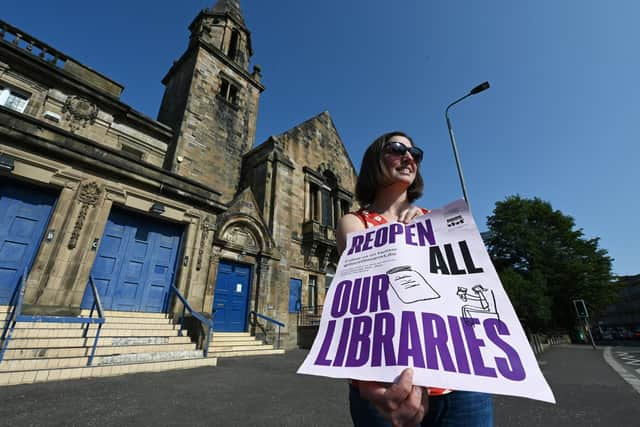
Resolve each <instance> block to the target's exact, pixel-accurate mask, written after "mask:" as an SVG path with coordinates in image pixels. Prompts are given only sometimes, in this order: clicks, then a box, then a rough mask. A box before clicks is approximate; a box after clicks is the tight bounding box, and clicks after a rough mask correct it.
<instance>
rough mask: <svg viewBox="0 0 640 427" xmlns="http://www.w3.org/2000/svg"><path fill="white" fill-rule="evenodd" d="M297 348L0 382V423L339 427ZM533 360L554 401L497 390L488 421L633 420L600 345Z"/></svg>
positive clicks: (343, 408) (628, 390)
mask: <svg viewBox="0 0 640 427" xmlns="http://www.w3.org/2000/svg"><path fill="white" fill-rule="evenodd" d="M614 351H615V350H614ZM305 354H306V352H304V351H291V352H289V353H287V355H285V356H284V357H282V356H265V357H252V358H235V359H219V366H218V367H216V368H199V369H192V370H186V371H174V372H165V373H153V374H137V375H128V376H122V377H113V378H99V379H89V380H73V381H60V382H54V383H45V384H33V385H20V386H11V387H0V425H2V426H84V425H90V426H115V425H118V426H128V425H161V426H170V425H195V426H200V425H208V426H278V427H280V426H336V427H340V426H349V425H350V420H349V415H348V408H347V403H346V392H347V385H346V382H345V381H340V380H331V379H324V378H319V377H310V376H302V375H296V374H295V371H296V369H297V367H298V366H299V364H300V363H301V361H302V359H303V358H304V355H305ZM540 363H541V365H542V370H543V372H544V374H545V376H546V377H547V378H548V379H549V382H550V383H551V387H552V388H553V390H554V392H555V395H556V399H557V400H558V404H557V405H550V404H546V403H541V402H536V401H532V400H528V399H519V398H509V397H503V396H498V397H496V398H495V410H496V425H497V426H544V427H553V426H563V427H565V426H599V425H603V426H605V425H606V426H611V425H613V426H616V427H622V426H637V425H639V423H640V394H638V393H637V392H636V391H635V390H634V389H633V388H632V387H631V386H630V385H629V384H628V383H626V382H625V381H623V380H622V379H621V377H620V376H619V375H618V373H617V372H616V371H614V370H613V369H611V368H610V367H609V365H607V363H606V362H605V361H604V358H603V354H602V350H592V349H591V347H588V346H562V347H555V348H553V349H551V350H549V351H548V352H546V353H544V354H543V355H542V356H541V357H540Z"/></svg>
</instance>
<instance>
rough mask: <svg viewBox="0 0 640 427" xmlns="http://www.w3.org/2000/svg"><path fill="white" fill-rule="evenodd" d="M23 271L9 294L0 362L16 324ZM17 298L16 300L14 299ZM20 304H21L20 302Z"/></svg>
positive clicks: (22, 284)
mask: <svg viewBox="0 0 640 427" xmlns="http://www.w3.org/2000/svg"><path fill="white" fill-rule="evenodd" d="M25 273H26V272H24V273H22V275H21V276H20V277H19V278H18V283H16V287H15V289H14V290H13V294H12V295H11V299H10V300H9V306H10V307H11V306H13V308H12V309H11V313H10V314H9V316H8V317H7V320H6V323H5V325H4V328H3V329H2V336H1V337H0V339H1V340H2V348H1V349H0V362H2V358H3V357H4V352H5V350H6V349H7V347H8V345H9V341H11V335H12V334H13V328H14V327H15V326H16V316H17V314H16V313H17V312H18V305H19V304H18V303H19V301H20V294H24V282H25V279H24V276H25ZM16 299H18V301H16ZM20 305H21V304H20Z"/></svg>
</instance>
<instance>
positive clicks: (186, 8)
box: [0, 0, 640, 275]
mask: <svg viewBox="0 0 640 427" xmlns="http://www.w3.org/2000/svg"><path fill="white" fill-rule="evenodd" d="M214 2H215V0H182V1H179V2H178V1H149V0H135V1H124V0H111V1H108V2H102V3H100V6H99V7H98V6H96V4H95V3H92V2H87V1H79V0H59V1H57V2H51V1H42V0H31V1H29V2H24V1H17V0H3V2H2V4H3V5H2V12H1V14H0V18H1V19H3V20H5V21H8V22H9V23H11V24H13V25H15V26H17V27H19V28H21V29H23V30H24V31H26V32H28V33H30V34H31V35H33V36H35V37H37V38H39V39H41V40H43V41H45V42H47V43H49V44H50V45H52V46H53V47H55V48H57V49H58V50H61V51H62V52H65V53H66V54H68V55H70V56H71V57H73V58H75V59H76V60H79V61H80V62H82V63H84V64H85V65H88V66H90V67H92V68H94V69H96V70H98V71H100V72H101V73H103V74H106V75H107V76H109V77H110V78H112V79H114V80H116V81H117V82H119V83H121V84H123V85H124V86H125V91H124V93H123V96H122V99H123V101H124V102H126V103H128V104H130V105H131V106H132V107H133V108H134V109H137V110H139V111H141V112H143V113H145V114H147V115H149V116H151V117H153V118H155V117H156V115H157V112H158V108H159V106H160V100H161V97H162V94H163V90H164V87H163V85H162V84H161V80H162V78H163V77H164V75H165V73H166V72H167V71H168V70H169V67H170V65H171V63H172V61H173V60H175V59H177V58H178V57H179V56H180V55H181V54H182V52H183V51H184V49H185V48H186V45H187V40H188V35H189V34H188V30H187V27H188V25H189V23H190V22H191V21H192V19H193V18H194V17H195V16H196V14H197V12H198V11H199V10H200V9H203V8H206V7H210V6H212V5H213V4H214ZM241 6H242V9H243V12H244V16H245V20H246V22H247V25H248V26H249V28H250V30H251V32H252V43H253V48H254V56H253V63H255V64H260V65H261V66H262V71H263V77H264V78H263V83H264V84H265V86H266V87H267V89H266V91H265V92H264V93H263V94H262V97H261V100H260V112H259V115H258V130H257V135H256V141H257V142H258V143H259V142H262V141H264V140H265V139H266V138H267V137H268V136H269V135H275V134H279V133H282V132H284V131H286V130H287V129H289V128H291V127H293V126H295V125H296V124H298V123H300V122H302V121H304V120H306V119H308V118H310V117H313V116H315V115H316V114H319V113H320V112H322V111H325V110H328V111H329V112H330V114H331V116H332V117H333V119H334V122H335V124H336V126H337V128H338V131H339V133H340V135H341V137H342V139H343V141H344V142H345V144H346V146H347V149H348V151H349V153H350V155H351V157H352V160H353V162H354V164H355V165H356V167H359V165H360V160H361V157H362V154H363V151H364V149H365V148H366V146H367V145H368V144H369V142H370V141H372V140H373V139H374V138H375V137H376V136H378V135H379V134H381V133H383V132H385V131H388V130H404V131H406V132H408V133H409V134H410V135H412V136H413V138H414V140H415V141H416V143H417V144H418V145H420V146H421V147H422V148H424V150H425V153H426V158H425V161H424V162H423V174H424V177H425V181H426V191H425V195H424V196H423V198H422V200H421V201H420V204H421V205H423V206H426V207H438V206H442V205H444V204H446V203H448V202H450V201H452V200H454V199H457V198H460V197H461V195H462V192H461V190H460V185H459V181H458V175H457V172H456V167H455V162H454V159H453V155H452V152H451V146H450V142H449V139H448V133H447V128H446V124H445V121H444V108H445V107H446V106H447V104H449V102H451V101H453V100H455V99H457V98H459V97H460V96H462V95H464V94H465V93H466V92H467V91H468V90H469V89H471V88H472V87H473V86H475V85H476V84H478V83H481V82H483V81H485V80H489V81H490V83H491V89H490V90H488V91H486V92H483V93H481V94H478V95H476V96H474V97H471V98H469V99H467V100H466V101H464V102H463V103H461V104H458V105H457V106H455V107H453V109H452V110H451V113H450V116H451V119H452V122H453V126H454V129H455V134H456V139H457V143H458V149H459V151H460V157H461V161H462V166H463V169H464V175H465V179H466V182H467V188H468V192H469V198H470V202H471V206H472V208H473V212H474V216H475V218H476V221H477V222H478V224H479V225H480V228H481V229H482V230H484V229H486V225H485V220H486V217H487V216H488V215H490V214H491V212H492V210H493V207H494V204H495V202H496V201H498V200H503V199H504V198H505V197H507V196H509V195H513V194H520V195H522V196H524V197H540V198H542V199H543V200H547V201H549V202H550V203H551V204H552V205H553V207H554V208H555V209H559V210H561V211H562V212H563V213H565V214H567V215H570V216H572V217H573V218H574V219H575V222H576V225H577V227H578V228H582V229H583V231H584V234H585V236H586V237H589V238H590V237H600V238H601V241H600V246H601V247H602V248H605V249H607V250H608V251H609V254H610V255H611V256H612V257H613V258H614V259H615V260H614V263H613V267H614V268H613V271H614V273H615V274H619V275H630V274H638V273H640V263H639V262H638V261H639V258H640V255H639V253H640V243H638V242H639V241H640V232H639V231H638V229H637V228H635V226H633V221H634V218H635V213H636V212H638V211H639V210H640V198H639V193H640V192H639V191H638V188H637V187H638V184H640V167H639V165H640V127H639V126H638V123H640V117H639V115H640V114H639V113H640V108H639V107H638V104H639V102H640V101H638V100H639V99H640V96H639V95H640V93H639V92H640V85H639V84H638V77H639V76H640V56H638V54H637V51H638V49H637V42H638V40H640V27H639V26H638V25H637V22H636V18H637V16H640V3H638V2H636V1H634V0H617V1H615V2H603V1H597V0H564V1H563V0H536V1H528V2H524V1H518V2H514V1H511V0H492V1H479V0H465V1H463V0H449V1H434V0H394V1H389V0H385V1H383V0H350V1H345V0H325V1H322V2H319V1H304V0H270V1H266V0H243V1H241Z"/></svg>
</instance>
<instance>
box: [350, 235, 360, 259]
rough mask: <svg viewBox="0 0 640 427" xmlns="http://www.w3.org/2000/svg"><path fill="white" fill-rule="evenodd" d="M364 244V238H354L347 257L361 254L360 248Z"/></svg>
mask: <svg viewBox="0 0 640 427" xmlns="http://www.w3.org/2000/svg"><path fill="white" fill-rule="evenodd" d="M363 242H364V236H354V237H353V240H351V247H350V248H349V252H348V253H347V255H351V254H353V253H356V254H357V253H358V252H360V248H361V246H362V243H363Z"/></svg>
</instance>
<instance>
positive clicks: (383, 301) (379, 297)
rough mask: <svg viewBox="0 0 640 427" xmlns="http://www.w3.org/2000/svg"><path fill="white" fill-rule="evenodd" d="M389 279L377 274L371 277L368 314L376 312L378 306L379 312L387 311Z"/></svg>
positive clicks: (384, 275)
mask: <svg viewBox="0 0 640 427" xmlns="http://www.w3.org/2000/svg"><path fill="white" fill-rule="evenodd" d="M388 292H389V277H388V276H387V275H386V274H379V275H377V276H373V280H372V284H371V307H369V312H370V313H375V312H376V311H378V304H379V305H380V310H389V297H388V295H389V293H388Z"/></svg>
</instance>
